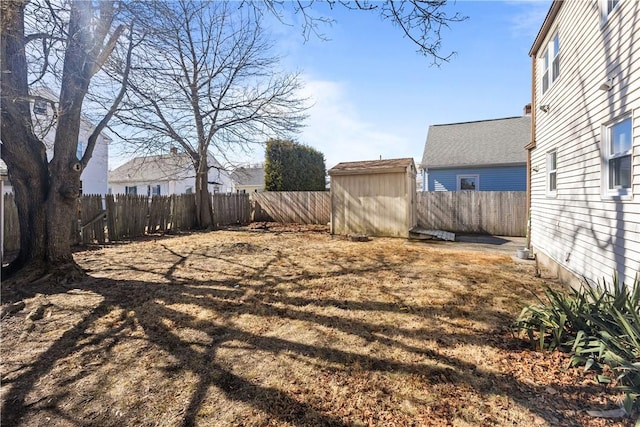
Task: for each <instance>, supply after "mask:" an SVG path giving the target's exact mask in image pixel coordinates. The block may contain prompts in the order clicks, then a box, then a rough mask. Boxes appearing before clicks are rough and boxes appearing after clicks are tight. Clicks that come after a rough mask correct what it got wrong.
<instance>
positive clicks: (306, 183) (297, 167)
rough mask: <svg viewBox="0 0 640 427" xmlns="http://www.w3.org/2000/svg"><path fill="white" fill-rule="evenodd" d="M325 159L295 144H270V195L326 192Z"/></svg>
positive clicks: (267, 176)
mask: <svg viewBox="0 0 640 427" xmlns="http://www.w3.org/2000/svg"><path fill="white" fill-rule="evenodd" d="M325 175H326V168H325V163H324V155H323V154H322V153H321V152H319V151H317V150H315V149H313V148H311V147H308V146H306V145H302V144H298V143H296V142H293V141H283V140H278V139H272V140H269V141H268V142H267V149H266V155H265V166H264V184H265V189H266V190H267V191H324V190H325Z"/></svg>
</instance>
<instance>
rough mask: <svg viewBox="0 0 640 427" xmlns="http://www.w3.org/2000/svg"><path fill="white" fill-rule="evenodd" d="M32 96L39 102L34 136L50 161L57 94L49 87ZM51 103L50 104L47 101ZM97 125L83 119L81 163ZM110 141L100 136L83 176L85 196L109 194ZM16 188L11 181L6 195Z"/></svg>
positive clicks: (34, 116) (34, 108)
mask: <svg viewBox="0 0 640 427" xmlns="http://www.w3.org/2000/svg"><path fill="white" fill-rule="evenodd" d="M33 95H35V96H38V97H39V99H36V100H34V102H33V104H32V120H33V128H34V132H35V134H36V135H37V136H38V137H39V138H40V140H41V141H42V142H43V143H44V145H45V147H46V149H47V158H48V159H49V160H51V158H52V157H53V145H54V139H55V136H56V132H55V129H56V114H55V111H54V108H53V106H52V105H56V106H57V97H56V95H55V94H54V93H53V92H52V91H51V90H50V89H47V88H44V87H40V88H37V89H35V90H34V91H33ZM45 99H46V100H48V101H49V102H47V101H45ZM94 129H95V126H94V125H93V124H92V123H91V122H90V121H89V120H88V119H87V118H86V117H81V118H80V133H79V135H78V150H77V152H76V157H77V158H78V160H80V159H81V158H82V156H83V155H84V151H85V150H86V148H87V141H88V139H89V136H91V133H92V132H93V130H94ZM110 143H111V138H109V137H108V136H107V135H105V134H104V133H101V134H100V135H99V136H98V139H97V141H96V145H95V147H94V149H93V154H92V156H91V160H89V163H88V164H87V167H86V168H84V170H83V171H82V174H81V175H80V181H81V189H82V194H101V195H104V194H107V191H108V183H107V179H108V174H109V144H110ZM11 191H13V188H12V187H11V183H10V182H6V183H5V192H11Z"/></svg>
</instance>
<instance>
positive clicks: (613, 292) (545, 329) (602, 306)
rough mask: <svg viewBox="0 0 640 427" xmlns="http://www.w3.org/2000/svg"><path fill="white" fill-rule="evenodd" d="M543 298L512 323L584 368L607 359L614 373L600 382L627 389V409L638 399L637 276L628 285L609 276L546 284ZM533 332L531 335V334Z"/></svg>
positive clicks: (595, 366) (639, 301)
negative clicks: (563, 285) (574, 284)
mask: <svg viewBox="0 0 640 427" xmlns="http://www.w3.org/2000/svg"><path fill="white" fill-rule="evenodd" d="M544 294H545V297H546V300H544V301H543V300H542V299H538V302H539V303H538V304H535V305H532V306H529V307H525V308H524V309H523V310H522V313H521V314H520V316H519V318H518V320H517V321H516V322H515V327H516V329H517V330H519V331H526V333H527V335H528V336H529V339H530V340H531V341H532V343H534V346H535V347H537V348H540V349H542V350H544V349H548V350H550V351H551V350H554V349H558V350H562V351H568V352H570V353H571V354H572V363H573V364H574V365H584V366H585V370H589V369H599V368H601V367H602V366H603V365H608V366H609V367H610V368H611V369H612V371H613V372H614V373H615V374H616V376H615V378H609V377H607V376H603V375H599V376H598V380H599V381H601V382H614V383H615V385H616V387H617V388H618V389H619V390H621V391H623V392H625V393H626V394H627V396H626V399H625V402H624V405H625V409H626V410H627V413H629V412H630V410H631V407H632V406H633V404H634V402H636V403H637V402H638V401H639V400H640V399H638V397H639V396H640V279H639V277H638V276H636V279H635V281H634V282H633V284H632V285H631V286H625V285H624V284H623V283H620V281H619V279H618V276H617V275H615V274H614V276H613V280H612V281H611V282H610V283H607V282H606V281H605V280H603V281H602V282H598V283H596V284H592V285H590V284H589V283H588V282H586V281H585V282H584V283H583V284H582V286H581V287H580V288H578V289H570V290H566V291H558V290H554V289H551V288H547V289H545V293H544ZM536 333H537V335H538V337H537V339H535V334H536Z"/></svg>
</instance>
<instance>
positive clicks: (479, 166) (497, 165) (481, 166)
mask: <svg viewBox="0 0 640 427" xmlns="http://www.w3.org/2000/svg"><path fill="white" fill-rule="evenodd" d="M526 164H527V162H526V161H524V162H512V163H483V164H462V165H443V166H423V167H422V169H429V170H439V169H484V168H501V167H506V166H514V167H516V166H526Z"/></svg>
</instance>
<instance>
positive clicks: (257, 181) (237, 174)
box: [231, 167, 264, 185]
mask: <svg viewBox="0 0 640 427" xmlns="http://www.w3.org/2000/svg"><path fill="white" fill-rule="evenodd" d="M231 179H232V180H233V182H235V183H236V185H264V168H263V167H251V168H245V167H239V168H237V169H236V170H234V171H233V172H231Z"/></svg>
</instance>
